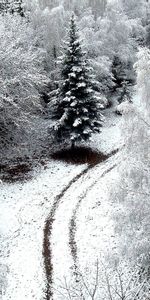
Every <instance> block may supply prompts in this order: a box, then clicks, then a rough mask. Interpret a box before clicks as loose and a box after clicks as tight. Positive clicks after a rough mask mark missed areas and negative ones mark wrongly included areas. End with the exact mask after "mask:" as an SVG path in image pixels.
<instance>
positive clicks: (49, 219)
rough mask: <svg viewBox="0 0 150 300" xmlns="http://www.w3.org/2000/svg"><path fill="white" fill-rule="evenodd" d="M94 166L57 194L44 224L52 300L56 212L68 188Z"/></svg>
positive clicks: (47, 271) (44, 254)
mask: <svg viewBox="0 0 150 300" xmlns="http://www.w3.org/2000/svg"><path fill="white" fill-rule="evenodd" d="M91 168H93V166H91V165H90V166H88V167H87V168H86V169H84V170H83V171H82V172H80V173H79V174H78V175H77V176H75V177H74V178H73V179H72V180H71V181H70V182H69V184H68V185H67V186H66V187H65V188H64V189H63V190H62V191H61V193H60V194H59V195H57V196H56V198H55V200H54V202H53V205H52V208H51V211H50V213H49V215H48V217H47V219H46V221H45V226H44V239H43V257H44V267H45V274H46V281H47V284H46V290H45V297H46V298H45V299H46V300H51V299H52V298H53V291H52V284H53V263H52V247H51V235H52V229H53V223H54V221H55V214H56V211H57V209H58V207H59V204H60V202H61V199H62V197H63V196H64V195H65V193H66V192H67V191H68V189H69V188H70V187H71V186H72V185H73V184H74V183H76V182H77V180H79V179H80V178H81V177H82V176H83V175H85V174H86V173H87V172H88V171H89V170H90V169H91Z"/></svg>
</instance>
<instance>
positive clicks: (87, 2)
mask: <svg viewBox="0 0 150 300" xmlns="http://www.w3.org/2000/svg"><path fill="white" fill-rule="evenodd" d="M149 9H150V5H149V2H148V1H146V0H140V1H138V2H137V1H136V0H132V1H125V0H114V1H106V0H95V1H93V0H92V1H91V0H82V1H81V0H80V1H78V0H72V1H71V0H70V1H68V0H67V1H65V0H64V1H59V0H52V1H46V0H39V2H37V1H32V3H31V2H30V1H28V0H24V1H21V0H16V1H15V0H7V1H1V3H0V11H1V15H0V27H1V32H0V34H1V41H2V42H1V45H0V58H1V73H0V76H1V79H0V84H1V94H0V111H1V113H0V124H1V126H0V139H1V141H2V142H4V141H5V144H7V143H8V142H9V141H10V139H11V140H13V138H14V136H15V133H16V130H17V131H19V130H20V129H21V130H24V131H26V132H27V131H28V127H29V126H28V125H30V127H32V124H34V122H35V119H36V122H37V118H40V120H42V118H43V115H45V114H47V111H48V110H46V107H47V106H48V109H49V110H50V100H51V97H52V94H53V90H55V89H56V87H57V85H58V81H59V66H58V64H57V59H58V57H59V55H60V54H61V51H62V48H61V47H63V42H62V41H63V39H65V37H66V29H67V28H68V23H69V22H68V21H69V18H70V15H71V13H72V11H74V13H75V15H76V16H77V23H78V27H79V31H80V38H81V40H82V44H83V48H84V49H83V50H85V52H86V56H87V60H88V63H89V64H91V65H92V67H93V70H94V75H95V76H96V80H97V86H96V87H95V89H96V92H97V93H98V97H99V99H100V100H99V101H100V102H101V105H102V107H106V106H107V105H108V104H109V103H110V102H113V95H114V93H115V98H116V99H118V101H119V102H122V101H124V100H130V99H131V96H132V93H133V86H134V84H135V81H136V75H135V71H134V68H133V65H134V63H135V62H136V60H137V57H136V54H137V51H138V47H139V46H145V45H148V44H149V16H150V13H149V12H150V11H149ZM48 103H49V104H48ZM33 127H34V125H33ZM1 145H2V147H3V143H1Z"/></svg>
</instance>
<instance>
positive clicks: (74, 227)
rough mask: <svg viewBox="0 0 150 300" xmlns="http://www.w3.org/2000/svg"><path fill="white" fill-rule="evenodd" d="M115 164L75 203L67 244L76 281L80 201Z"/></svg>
mask: <svg viewBox="0 0 150 300" xmlns="http://www.w3.org/2000/svg"><path fill="white" fill-rule="evenodd" d="M116 166H117V164H114V165H113V166H111V167H110V168H108V169H107V170H105V171H104V172H103V173H102V174H101V175H100V176H99V178H98V179H97V180H95V181H94V182H93V183H92V184H91V185H90V186H89V187H88V188H86V190H85V191H84V192H83V194H82V195H81V196H80V199H79V201H78V203H77V204H76V207H75V209H74V211H73V214H72V217H71V220H70V226H69V245H70V250H71V255H72V259H73V262H74V274H75V276H76V281H77V282H78V274H79V272H78V261H77V260H78V256H77V253H78V247H77V243H76V239H75V236H76V231H77V224H76V220H77V213H78V210H79V208H80V206H81V203H82V201H83V200H84V199H85V197H86V196H87V194H88V192H89V191H90V190H91V189H92V188H93V187H94V185H95V184H96V183H97V182H98V181H99V180H100V179H101V178H103V177H104V176H105V175H106V174H108V173H109V172H111V171H112V170H113V169H114V168H115V167H116Z"/></svg>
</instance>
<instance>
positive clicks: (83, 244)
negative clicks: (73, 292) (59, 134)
mask: <svg viewBox="0 0 150 300" xmlns="http://www.w3.org/2000/svg"><path fill="white" fill-rule="evenodd" d="M109 119H110V120H109V123H108V124H107V126H105V127H104V128H103V132H102V133H101V135H96V136H95V137H94V138H93V140H92V142H91V144H92V146H93V147H94V148H98V149H100V150H103V151H106V152H108V153H109V152H111V151H112V150H113V149H116V148H119V147H121V144H122V142H121V136H120V121H119V120H120V117H115V116H114V118H109ZM119 163H120V155H119V153H117V154H115V155H114V156H112V157H110V158H109V159H108V160H107V161H105V162H102V163H101V164H98V165H96V166H93V167H92V168H89V167H88V166H87V165H82V166H73V165H69V164H65V163H61V162H56V161H55V162H54V161H50V162H49V164H48V166H47V169H44V168H43V169H42V170H40V171H39V170H36V171H35V174H34V175H35V176H34V178H33V179H32V180H30V181H28V182H25V183H15V184H6V183H1V186H0V191H1V192H0V299H2V300H9V299H10V300H20V299H23V300H31V299H35V300H44V299H54V300H60V299H65V298H64V295H65V294H66V290H64V289H62V288H63V287H65V286H66V284H69V286H70V289H71V287H72V286H76V285H78V278H77V277H78V274H79V272H80V273H82V274H86V280H87V281H88V282H89V284H92V276H91V274H94V273H95V263H96V261H97V259H98V260H100V259H101V258H102V257H105V258H106V257H108V256H109V253H110V251H113V252H115V251H117V240H116V239H115V236H114V227H113V223H112V220H111V211H112V209H113V205H114V204H113V203H112V202H111V201H110V195H109V192H110V187H111V186H112V184H113V183H114V181H115V180H116V179H117V176H118V173H117V165H118V164H119ZM62 191H63V192H62ZM50 214H51V216H52V220H51V230H50V232H49V248H50V253H51V255H52V257H51V258H50V261H49V264H52V269H51V280H52V284H50V286H49V287H48V288H46V282H47V278H48V274H46V271H45V260H44V256H43V247H44V228H45V226H46V222H48V218H49V217H50ZM45 259H46V258H45ZM67 286H68V285H67ZM49 289H50V290H51V292H53V297H49V298H48V296H47V295H46V293H47V292H48V291H49ZM66 299H69V297H68V296H66ZM76 299H79V297H77V298H76ZM88 299H91V298H90V296H89V295H87V297H86V300H88ZM94 299H95V298H94ZM96 299H100V298H99V296H98V295H97V298H96Z"/></svg>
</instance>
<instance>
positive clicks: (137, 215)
mask: <svg viewBox="0 0 150 300" xmlns="http://www.w3.org/2000/svg"><path fill="white" fill-rule="evenodd" d="M149 66H150V53H149V50H148V49H141V50H140V52H139V54H138V62H137V64H136V66H135V67H136V71H137V93H138V96H136V97H135V99H133V105H131V106H130V109H128V110H127V111H126V113H125V114H124V117H123V121H122V134H123V136H124V144H125V145H124V150H123V151H122V153H121V154H122V155H123V159H124V160H123V162H122V163H121V165H120V166H119V169H118V171H119V173H120V180H119V182H116V188H114V189H113V191H111V192H112V193H111V199H112V197H113V198H114V201H116V211H115V213H114V219H115V222H116V234H118V237H119V240H120V243H119V245H120V253H121V255H122V256H123V257H126V258H127V259H129V260H130V261H131V262H132V263H133V265H134V263H135V262H136V261H137V260H141V259H142V263H143V266H146V267H148V266H150V259H149V252H150V248H149V236H150V227H149V215H150V206H149V196H150V152H149V149H150V105H149V91H150V80H149V78H150V68H149ZM112 194H113V195H112Z"/></svg>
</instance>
